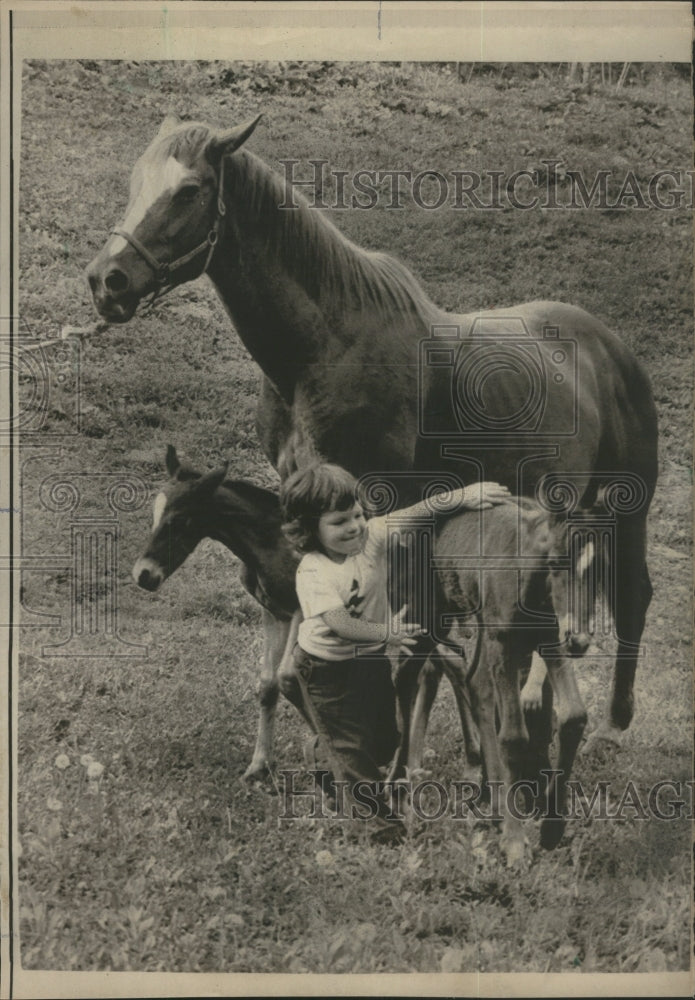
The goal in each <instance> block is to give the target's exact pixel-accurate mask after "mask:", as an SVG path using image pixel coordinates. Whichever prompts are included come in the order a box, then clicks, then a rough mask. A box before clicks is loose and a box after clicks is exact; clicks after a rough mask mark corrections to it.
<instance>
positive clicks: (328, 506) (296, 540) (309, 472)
mask: <svg viewBox="0 0 695 1000" xmlns="http://www.w3.org/2000/svg"><path fill="white" fill-rule="evenodd" d="M356 490H357V480H356V479H355V477H354V476H353V475H352V474H351V473H349V472H348V471H347V469H343V468H342V467H341V466H340V465H331V464H330V463H328V462H320V463H319V462H317V463H316V464H314V465H310V466H309V467H308V468H306V469H300V470H298V471H297V472H294V473H293V474H292V475H291V476H290V477H289V478H288V479H286V480H285V482H284V483H283V484H282V486H281V488H280V506H281V508H282V516H283V520H284V522H285V523H284V524H283V526H282V530H283V532H284V534H285V537H286V538H287V539H288V540H289V542H290V544H291V545H292V546H293V547H294V548H295V549H296V551H297V552H298V553H299V554H300V555H303V554H304V553H305V552H316V551H318V550H320V548H321V546H320V543H319V539H318V526H319V519H320V517H321V515H322V514H326V513H328V512H329V511H332V510H348V509H349V508H350V507H352V505H353V504H354V503H355V502H356V501H357V494H356Z"/></svg>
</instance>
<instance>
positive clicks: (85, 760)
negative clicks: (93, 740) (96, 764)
mask: <svg viewBox="0 0 695 1000" xmlns="http://www.w3.org/2000/svg"><path fill="white" fill-rule="evenodd" d="M93 760H94V758H93V757H92V755H91V753H83V754H82V756H81V757H80V764H81V765H82V767H89V765H90V764H91V763H92V761H93Z"/></svg>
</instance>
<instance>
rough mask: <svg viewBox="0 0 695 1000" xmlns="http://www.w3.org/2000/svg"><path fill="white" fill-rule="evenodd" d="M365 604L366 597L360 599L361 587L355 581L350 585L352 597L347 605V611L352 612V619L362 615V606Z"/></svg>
mask: <svg viewBox="0 0 695 1000" xmlns="http://www.w3.org/2000/svg"><path fill="white" fill-rule="evenodd" d="M363 604H364V597H360V585H359V583H358V582H357V580H353V581H352V584H351V585H350V596H349V598H348V602H347V604H346V605H345V607H346V609H347V610H348V611H349V612H350V617H351V618H359V617H360V615H361V614H362V605H363Z"/></svg>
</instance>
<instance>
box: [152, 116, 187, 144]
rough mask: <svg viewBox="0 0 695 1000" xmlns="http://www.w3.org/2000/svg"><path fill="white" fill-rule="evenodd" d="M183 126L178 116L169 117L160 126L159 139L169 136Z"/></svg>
mask: <svg viewBox="0 0 695 1000" xmlns="http://www.w3.org/2000/svg"><path fill="white" fill-rule="evenodd" d="M180 124H181V121H180V119H178V118H177V117H176V115H167V116H166V118H165V119H164V121H163V122H162V124H161V125H160V126H159V132H157V138H158V139H163V138H164V136H165V135H169V134H170V133H171V132H173V131H174V129H175V128H178V127H179V125H180Z"/></svg>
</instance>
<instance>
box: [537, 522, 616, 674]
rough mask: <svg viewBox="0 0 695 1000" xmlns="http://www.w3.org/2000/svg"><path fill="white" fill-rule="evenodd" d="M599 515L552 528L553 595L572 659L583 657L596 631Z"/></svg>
mask: <svg viewBox="0 0 695 1000" xmlns="http://www.w3.org/2000/svg"><path fill="white" fill-rule="evenodd" d="M597 513H598V511H594V510H587V511H583V512H581V514H580V515H576V514H575V515H573V517H572V518H571V519H569V518H568V519H565V518H560V519H558V520H557V521H551V522H550V523H549V525H548V549H547V552H548V564H549V570H550V572H549V582H550V596H551V600H552V604H553V609H554V611H555V614H556V615H557V621H558V632H559V639H560V643H561V644H562V645H563V646H564V648H565V651H566V652H567V654H569V655H570V656H583V655H584V653H585V652H586V651H587V649H588V647H589V645H590V643H591V639H592V636H593V635H594V632H595V608H596V601H597V597H598V593H597V591H598V580H599V576H600V564H601V560H602V558H603V552H602V548H603V542H602V534H601V529H600V526H599V525H598V523H597V521H596V514H597Z"/></svg>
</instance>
